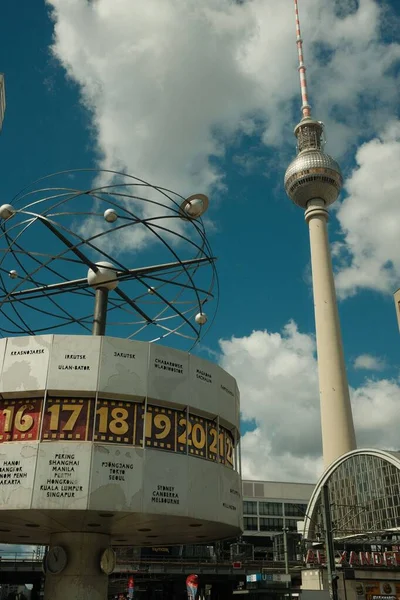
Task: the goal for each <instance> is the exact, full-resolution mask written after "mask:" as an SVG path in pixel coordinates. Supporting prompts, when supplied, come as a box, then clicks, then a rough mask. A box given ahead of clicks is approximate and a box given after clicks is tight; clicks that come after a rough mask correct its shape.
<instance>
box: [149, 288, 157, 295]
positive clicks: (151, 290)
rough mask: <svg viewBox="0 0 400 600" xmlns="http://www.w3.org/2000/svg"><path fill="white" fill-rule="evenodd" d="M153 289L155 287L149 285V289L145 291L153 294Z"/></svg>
mask: <svg viewBox="0 0 400 600" xmlns="http://www.w3.org/2000/svg"><path fill="white" fill-rule="evenodd" d="M155 289H156V288H154V287H149V289H148V290H147V291H148V293H149V294H152V295H154V290H155Z"/></svg>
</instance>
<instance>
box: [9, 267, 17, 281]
mask: <svg viewBox="0 0 400 600" xmlns="http://www.w3.org/2000/svg"><path fill="white" fill-rule="evenodd" d="M8 276H9V277H10V278H11V279H17V277H18V273H17V271H16V270H15V269H12V270H11V271H9V273H8Z"/></svg>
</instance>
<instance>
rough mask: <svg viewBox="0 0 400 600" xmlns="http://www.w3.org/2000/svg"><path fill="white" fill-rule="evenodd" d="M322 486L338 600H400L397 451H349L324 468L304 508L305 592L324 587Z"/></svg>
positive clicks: (399, 455) (399, 471)
mask: <svg viewBox="0 0 400 600" xmlns="http://www.w3.org/2000/svg"><path fill="white" fill-rule="evenodd" d="M325 485H327V486H328V490H329V503H330V513H331V520H332V536H333V538H334V549H335V574H336V576H337V577H338V596H339V600H355V599H357V600H400V453H398V452H388V451H384V450H376V449H365V450H353V451H351V452H348V453H347V454H345V455H343V456H341V457H340V458H338V459H337V460H336V461H335V462H333V463H332V465H330V467H329V468H328V469H327V470H326V471H325V472H324V474H323V475H322V477H321V478H320V480H319V481H318V483H317V485H316V487H315V489H314V491H313V493H312V495H311V499H310V502H309V506H308V509H307V518H306V521H305V529H304V542H305V543H306V544H307V546H308V550H307V552H306V553H305V562H306V565H305V568H304V569H303V571H302V588H303V589H304V590H320V591H322V590H325V591H327V590H328V579H327V570H326V562H327V559H326V554H325V547H326V546H325V532H324V525H323V507H322V501H321V498H322V490H323V487H324V486H325Z"/></svg>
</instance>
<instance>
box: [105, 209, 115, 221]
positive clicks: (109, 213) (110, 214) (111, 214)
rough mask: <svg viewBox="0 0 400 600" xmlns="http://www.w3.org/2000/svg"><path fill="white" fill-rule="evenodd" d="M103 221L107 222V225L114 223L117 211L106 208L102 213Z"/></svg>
mask: <svg viewBox="0 0 400 600" xmlns="http://www.w3.org/2000/svg"><path fill="white" fill-rule="evenodd" d="M104 219H105V220H106V221H107V223H115V221H116V220H117V219H118V214H117V211H115V210H114V209H113V208H107V210H105V211H104Z"/></svg>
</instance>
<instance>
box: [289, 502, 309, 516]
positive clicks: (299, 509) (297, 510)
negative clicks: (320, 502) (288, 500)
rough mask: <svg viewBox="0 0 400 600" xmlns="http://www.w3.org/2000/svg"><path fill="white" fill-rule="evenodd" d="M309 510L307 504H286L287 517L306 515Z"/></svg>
mask: <svg viewBox="0 0 400 600" xmlns="http://www.w3.org/2000/svg"><path fill="white" fill-rule="evenodd" d="M306 510H307V504H297V503H296V504H285V516H286V517H304V515H305V514H306Z"/></svg>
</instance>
